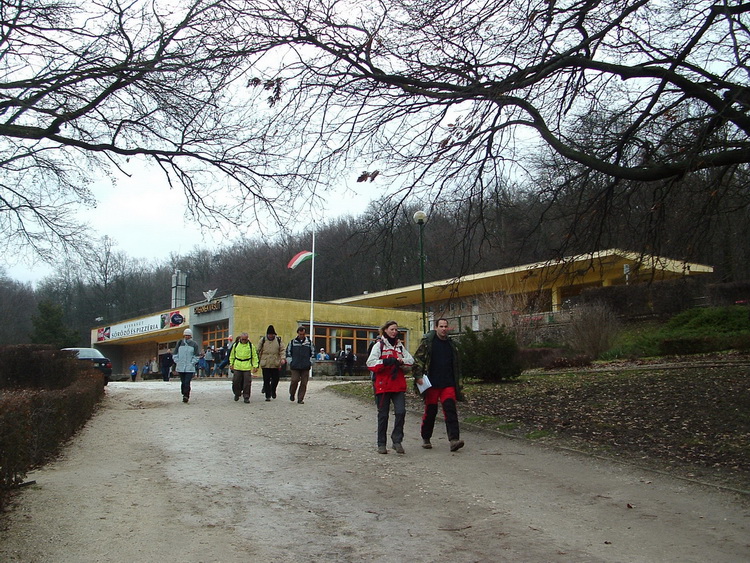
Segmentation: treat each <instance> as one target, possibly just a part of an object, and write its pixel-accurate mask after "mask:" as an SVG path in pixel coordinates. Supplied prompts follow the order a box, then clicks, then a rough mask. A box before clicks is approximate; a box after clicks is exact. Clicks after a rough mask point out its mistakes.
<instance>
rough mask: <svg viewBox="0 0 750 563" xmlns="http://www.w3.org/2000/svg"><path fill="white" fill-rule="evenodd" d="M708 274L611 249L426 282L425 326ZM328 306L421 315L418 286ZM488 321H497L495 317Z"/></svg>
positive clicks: (467, 322) (476, 323) (556, 306)
mask: <svg viewBox="0 0 750 563" xmlns="http://www.w3.org/2000/svg"><path fill="white" fill-rule="evenodd" d="M711 272H713V268H712V267H711V266H704V265H702V264H694V263H690V262H683V261H679V260H671V259H669V258H663V257H660V256H652V255H649V254H638V253H635V252H628V251H624V250H617V249H611V250H603V251H600V252H594V253H591V254H581V255H578V256H569V257H565V258H563V259H561V260H550V261H547V262H537V263H535V264H525V265H522V266H514V267H511V268H503V269H500V270H492V271H490V272H482V273H479V274H470V275H466V276H460V277H456V278H449V279H444V280H438V281H432V282H427V283H425V284H424V295H425V305H426V313H427V317H428V319H429V323H428V328H430V327H432V326H433V325H432V323H433V321H434V320H436V319H437V318H439V317H445V318H447V319H449V320H451V321H457V322H452V324H453V325H457V326H452V327H451V328H452V329H453V330H456V329H457V330H461V328H462V327H466V326H470V327H471V328H473V329H474V330H479V329H480V328H486V327H488V326H490V325H491V322H489V321H488V322H480V319H481V318H482V317H483V316H485V315H490V314H492V315H495V314H496V313H505V314H507V315H510V314H512V313H518V312H523V313H532V312H533V313H536V314H537V315H538V314H540V313H549V314H550V318H552V316H554V315H555V314H556V313H558V312H560V311H562V309H563V304H564V303H565V302H566V301H567V300H569V299H572V298H575V296H577V295H579V294H580V293H581V292H582V291H583V290H584V289H587V288H591V287H607V286H612V285H625V284H631V283H632V284H635V283H644V282H651V281H657V282H658V281H662V280H668V279H675V278H680V277H685V276H694V275H696V274H707V273H711ZM332 303H338V304H347V305H362V306H370V307H392V308H408V309H412V310H418V311H420V314H421V303H422V287H421V284H419V285H410V286H407V287H400V288H396V289H390V290H386V291H378V292H374V293H366V294H363V295H355V296H353V297H347V298H344V299H336V300H335V301H332ZM492 320H493V321H494V320H498V319H496V318H495V317H494V316H493V317H492ZM500 320H501V321H502V319H500ZM505 324H509V323H507V322H505Z"/></svg>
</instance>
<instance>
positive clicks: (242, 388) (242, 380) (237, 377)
mask: <svg viewBox="0 0 750 563" xmlns="http://www.w3.org/2000/svg"><path fill="white" fill-rule="evenodd" d="M232 373H233V374H234V375H232V391H233V392H234V396H235V397H239V396H240V395H242V397H243V398H244V399H249V398H250V386H251V385H252V383H253V372H251V371H242V370H239V369H236V370H234V372H232Z"/></svg>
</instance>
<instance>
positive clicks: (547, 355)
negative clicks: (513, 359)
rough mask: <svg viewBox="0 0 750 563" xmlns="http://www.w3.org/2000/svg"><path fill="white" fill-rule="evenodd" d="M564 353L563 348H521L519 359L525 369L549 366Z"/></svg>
mask: <svg viewBox="0 0 750 563" xmlns="http://www.w3.org/2000/svg"><path fill="white" fill-rule="evenodd" d="M564 355H565V350H564V349H563V348H554V347H545V348H521V349H520V350H519V352H518V361H519V362H520V364H521V367H522V368H523V369H533V368H540V367H547V366H549V365H550V364H551V363H552V362H553V361H554V360H556V359H557V358H560V357H562V356H564Z"/></svg>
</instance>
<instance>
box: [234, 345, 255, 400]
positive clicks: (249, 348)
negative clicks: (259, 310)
mask: <svg viewBox="0 0 750 563" xmlns="http://www.w3.org/2000/svg"><path fill="white" fill-rule="evenodd" d="M258 366H259V361H258V350H257V349H256V348H255V346H253V343H252V342H250V337H249V336H248V335H247V333H246V332H243V333H242V334H240V337H239V338H238V339H237V340H236V341H235V343H234V344H233V345H232V349H231V350H230V352H229V369H231V370H232V391H233V392H234V400H235V401H239V400H240V395H242V397H243V398H244V399H245V402H246V403H249V402H250V387H251V385H252V382H253V374H254V373H255V372H257V371H258Z"/></svg>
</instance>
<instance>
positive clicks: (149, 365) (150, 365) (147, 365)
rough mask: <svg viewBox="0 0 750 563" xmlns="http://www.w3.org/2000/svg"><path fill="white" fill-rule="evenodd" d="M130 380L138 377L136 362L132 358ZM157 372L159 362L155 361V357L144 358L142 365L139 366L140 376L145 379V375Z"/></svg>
mask: <svg viewBox="0 0 750 563" xmlns="http://www.w3.org/2000/svg"><path fill="white" fill-rule="evenodd" d="M129 371H130V380H131V381H135V380H136V378H137V377H138V372H139V368H138V362H136V361H135V360H133V363H132V364H130V370H129ZM158 372H159V363H158V362H157V361H156V358H151V359H150V360H146V361H144V362H143V367H141V368H140V373H141V377H142V378H143V379H146V376H147V375H149V374H152V373H158Z"/></svg>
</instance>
